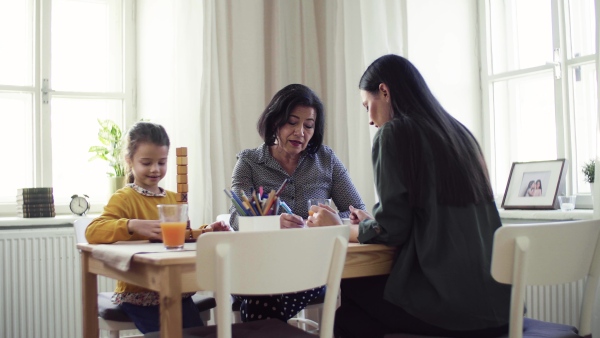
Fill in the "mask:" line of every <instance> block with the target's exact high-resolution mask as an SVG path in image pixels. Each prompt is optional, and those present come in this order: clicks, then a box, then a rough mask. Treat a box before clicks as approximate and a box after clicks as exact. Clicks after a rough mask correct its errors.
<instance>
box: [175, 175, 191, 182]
mask: <svg viewBox="0 0 600 338" xmlns="http://www.w3.org/2000/svg"><path fill="white" fill-rule="evenodd" d="M187 182H188V177H187V175H177V183H187Z"/></svg>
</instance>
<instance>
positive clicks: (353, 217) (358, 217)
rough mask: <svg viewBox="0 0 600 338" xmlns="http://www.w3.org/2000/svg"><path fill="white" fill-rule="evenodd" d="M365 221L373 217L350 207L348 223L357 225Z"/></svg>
mask: <svg viewBox="0 0 600 338" xmlns="http://www.w3.org/2000/svg"><path fill="white" fill-rule="evenodd" d="M365 219H373V216H371V214H369V213H368V212H366V211H364V210H362V209H356V208H355V207H353V206H350V223H352V224H358V223H360V222H361V221H364V220H365Z"/></svg>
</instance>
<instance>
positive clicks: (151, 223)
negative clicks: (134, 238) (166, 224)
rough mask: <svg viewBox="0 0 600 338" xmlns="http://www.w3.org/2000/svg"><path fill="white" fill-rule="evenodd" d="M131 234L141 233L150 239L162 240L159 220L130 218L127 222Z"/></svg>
mask: <svg viewBox="0 0 600 338" xmlns="http://www.w3.org/2000/svg"><path fill="white" fill-rule="evenodd" d="M127 229H128V230H129V233H130V234H139V235H140V236H144V237H148V239H154V240H162V231H161V230H160V221H159V220H144V219H130V220H129V221H128V222H127Z"/></svg>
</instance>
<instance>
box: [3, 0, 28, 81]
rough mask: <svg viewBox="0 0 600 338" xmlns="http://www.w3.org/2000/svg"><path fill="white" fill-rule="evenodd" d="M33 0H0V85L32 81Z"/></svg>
mask: <svg viewBox="0 0 600 338" xmlns="http://www.w3.org/2000/svg"><path fill="white" fill-rule="evenodd" d="M33 13H34V10H33V0H16V1H15V0H12V1H0V46H1V47H0V50H1V52H0V84H3V85H13V86H31V85H32V84H33V27H34V24H33Z"/></svg>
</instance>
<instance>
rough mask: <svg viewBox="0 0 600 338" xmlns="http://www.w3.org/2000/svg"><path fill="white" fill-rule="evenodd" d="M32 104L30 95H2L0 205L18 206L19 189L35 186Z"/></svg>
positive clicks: (0, 101) (0, 112)
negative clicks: (15, 204) (16, 204)
mask: <svg viewBox="0 0 600 338" xmlns="http://www.w3.org/2000/svg"><path fill="white" fill-rule="evenodd" d="M32 102H33V99H32V95H31V94H28V93H6V92H0V120H1V121H2V132H1V133H0V144H2V145H3V146H2V163H3V165H2V175H0V203H6V202H8V203H15V201H16V196H17V189H18V188H23V187H32V186H33V156H32V154H33V142H32V129H33V127H32V125H33V121H32Z"/></svg>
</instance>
